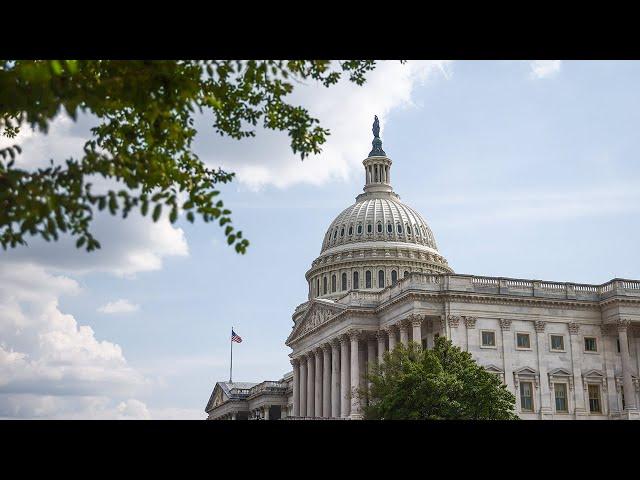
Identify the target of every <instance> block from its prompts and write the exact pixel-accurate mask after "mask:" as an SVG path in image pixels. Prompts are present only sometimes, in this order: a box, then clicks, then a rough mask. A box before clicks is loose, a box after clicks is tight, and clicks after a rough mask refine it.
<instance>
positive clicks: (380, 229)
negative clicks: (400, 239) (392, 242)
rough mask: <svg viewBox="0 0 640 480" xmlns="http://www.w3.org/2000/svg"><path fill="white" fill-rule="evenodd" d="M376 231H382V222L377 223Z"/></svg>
mask: <svg viewBox="0 0 640 480" xmlns="http://www.w3.org/2000/svg"><path fill="white" fill-rule="evenodd" d="M378 233H382V224H381V223H378Z"/></svg>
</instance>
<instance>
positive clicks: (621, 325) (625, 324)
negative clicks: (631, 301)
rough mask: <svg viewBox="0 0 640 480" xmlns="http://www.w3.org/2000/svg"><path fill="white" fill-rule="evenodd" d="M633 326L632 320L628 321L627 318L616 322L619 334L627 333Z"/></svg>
mask: <svg viewBox="0 0 640 480" xmlns="http://www.w3.org/2000/svg"><path fill="white" fill-rule="evenodd" d="M629 325H631V320H627V319H626V318H619V319H618V320H617V321H616V326H617V327H618V331H619V332H626V331H627V329H628V328H629Z"/></svg>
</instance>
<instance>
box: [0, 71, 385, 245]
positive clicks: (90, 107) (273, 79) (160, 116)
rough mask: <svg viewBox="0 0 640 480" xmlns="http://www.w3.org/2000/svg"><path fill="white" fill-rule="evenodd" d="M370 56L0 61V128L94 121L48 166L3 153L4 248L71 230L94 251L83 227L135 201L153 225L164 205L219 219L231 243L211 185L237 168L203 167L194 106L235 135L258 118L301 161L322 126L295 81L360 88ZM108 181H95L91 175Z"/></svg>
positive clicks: (13, 130) (13, 131) (225, 213)
mask: <svg viewBox="0 0 640 480" xmlns="http://www.w3.org/2000/svg"><path fill="white" fill-rule="evenodd" d="M374 67H375V62H373V61H344V62H328V61H307V60H292V61H253V60H251V61H232V60H224V61H103V60H96V61H79V60H78V61H76V60H50V61H33V60H29V61H10V60H0V134H2V135H4V136H5V137H9V138H14V137H15V136H16V135H17V134H18V132H19V131H20V129H21V128H24V127H25V125H28V126H30V127H32V128H34V129H37V130H38V131H39V132H42V133H47V130H48V127H49V125H50V123H51V121H52V120H53V119H54V118H55V117H56V116H57V115H58V114H59V113H60V112H66V114H67V115H69V116H70V117H71V118H72V119H74V120H76V118H77V115H78V112H84V113H88V114H92V115H93V116H95V117H96V118H97V119H98V125H97V126H96V127H94V128H93V129H92V130H91V132H92V138H90V139H88V140H87V142H86V143H85V145H84V149H83V152H82V154H81V156H79V158H69V159H66V161H65V162H64V163H57V164H54V162H53V160H51V161H50V165H49V166H48V167H46V168H38V169H31V170H29V169H25V168H20V166H19V163H20V162H16V157H17V155H19V154H20V153H21V149H20V146H19V145H12V146H10V147H7V148H4V149H0V245H2V247H3V248H4V249H7V248H8V247H16V246H17V245H25V244H26V240H25V238H26V236H28V235H31V236H34V235H40V236H41V237H42V238H44V239H45V240H47V241H49V240H57V239H58V236H59V234H60V233H67V234H70V235H71V236H73V237H75V238H76V246H77V247H78V248H81V247H83V246H84V247H85V248H86V250H87V251H91V250H94V249H96V248H100V243H99V242H98V240H97V239H95V238H94V237H93V235H92V234H91V232H90V226H91V222H92V220H93V214H94V209H96V208H97V209H98V210H105V209H106V210H108V211H109V212H110V213H111V214H112V215H116V214H117V213H121V214H122V217H123V218H124V217H127V215H128V214H129V212H130V211H131V210H132V209H134V208H139V209H140V212H141V213H142V215H147V214H148V213H150V214H151V216H152V218H153V220H154V221H157V220H158V218H159V217H160V215H161V214H162V210H163V209H168V211H169V220H170V221H171V222H175V221H176V220H177V218H178V211H179V209H181V210H182V211H184V212H185V216H186V219H187V220H188V221H189V222H194V220H195V219H196V217H198V218H200V219H202V220H203V221H205V222H211V221H218V223H219V225H220V227H224V233H225V235H226V237H227V242H228V243H229V245H235V249H236V251H237V252H239V253H244V252H245V250H246V248H247V246H248V243H249V242H248V241H247V240H246V239H245V238H243V236H242V232H240V231H237V230H235V229H234V227H232V226H231V225H230V223H231V217H230V214H231V212H230V211H229V210H228V209H226V208H225V206H224V203H223V202H222V200H219V197H218V195H219V193H220V191H219V190H218V188H217V187H218V184H220V183H227V182H230V181H232V179H233V176H234V174H233V173H229V172H225V171H223V170H221V169H217V170H216V169H210V168H207V167H206V166H205V164H204V163H203V162H202V161H201V160H200V159H199V158H198V156H197V155H196V154H195V153H194V152H193V150H192V148H191V145H192V141H193V139H194V136H195V134H196V131H195V129H194V127H193V124H194V116H195V115H196V114H197V113H203V112H207V111H208V112H211V113H212V114H213V129H214V131H215V132H217V133H218V134H220V135H228V136H230V137H232V138H234V139H242V138H245V137H251V136H254V135H255V127H256V126H257V125H258V123H260V124H261V125H262V126H263V127H264V128H267V129H270V130H278V131H286V132H287V133H288V135H289V137H290V140H291V148H292V150H293V152H294V153H296V154H299V155H300V157H301V159H303V160H304V158H305V157H306V156H307V155H309V154H311V153H319V152H320V150H321V145H322V144H323V143H324V142H325V141H326V137H327V135H329V131H328V130H326V129H324V128H322V127H320V125H319V122H318V120H317V119H315V118H313V117H312V116H311V115H310V114H309V112H308V111H307V110H306V109H304V108H302V107H301V106H297V105H292V104H290V103H287V101H285V100H286V98H285V97H286V96H287V95H289V94H290V93H291V92H292V91H293V89H294V84H293V82H296V81H297V82H301V81H304V80H313V81H317V82H320V83H321V84H322V85H324V86H326V87H329V86H331V85H334V84H335V83H337V82H338V81H339V80H340V78H341V76H342V75H343V74H348V78H349V80H350V81H352V82H354V83H356V84H358V85H362V83H364V81H365V74H366V72H367V71H369V70H372V69H373V68H374ZM96 178H98V179H100V178H103V179H107V180H109V181H111V183H113V184H115V185H116V186H115V187H114V188H112V189H109V190H107V191H103V192H98V191H96V189H92V182H94V181H95V179H96Z"/></svg>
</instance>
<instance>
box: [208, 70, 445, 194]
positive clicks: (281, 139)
mask: <svg viewBox="0 0 640 480" xmlns="http://www.w3.org/2000/svg"><path fill="white" fill-rule="evenodd" d="M447 69H448V62H444V61H441V62H426V61H409V62H407V63H406V64H401V63H400V62H399V61H382V62H379V63H378V66H377V67H376V69H375V70H374V71H372V72H370V73H368V74H367V82H366V83H365V84H364V85H363V86H357V85H355V84H353V83H351V82H348V81H347V80H345V81H342V82H341V83H339V84H338V85H334V86H331V87H330V88H325V87H322V86H320V85H318V84H315V83H312V82H309V84H308V85H302V84H296V85H295V88H294V92H293V93H292V95H291V97H290V99H289V98H288V100H289V101H291V102H292V103H294V104H300V105H303V106H305V107H306V108H308V110H309V112H310V114H311V115H312V116H315V117H317V118H318V119H319V120H320V124H321V125H322V126H323V127H324V128H329V129H330V130H331V135H330V136H329V137H328V139H327V142H326V143H325V144H324V145H323V147H322V148H323V151H322V154H320V155H316V156H312V157H310V158H307V159H305V160H304V162H303V161H301V160H300V157H298V156H296V155H294V154H293V153H292V152H291V148H290V146H289V138H288V136H287V135H286V134H284V133H279V132H278V133H276V132H271V131H265V130H263V129H258V131H257V133H256V137H255V138H248V139H244V140H242V142H240V143H238V142H236V141H235V140H232V139H228V138H226V137H224V138H221V137H219V136H214V135H213V134H212V130H211V126H210V122H200V123H201V124H200V125H199V135H198V141H197V145H198V147H197V148H198V152H199V153H200V157H201V158H202V159H204V160H205V161H206V162H207V163H209V164H210V165H212V166H219V165H222V166H223V167H224V168H226V169H228V170H230V171H234V172H236V174H237V179H238V181H239V182H241V183H242V184H244V185H246V186H248V187H249V188H251V189H259V188H261V187H263V186H265V185H275V186H276V187H280V188H286V187H288V186H291V185H294V184H297V183H309V184H314V185H320V184H323V183H325V182H327V181H329V180H331V179H336V178H337V179H346V178H348V176H349V175H350V174H351V173H352V172H354V171H357V170H358V169H360V168H361V167H362V165H361V162H362V160H363V159H364V158H365V157H366V156H367V154H368V153H369V151H370V150H371V140H372V139H373V138H372V133H371V124H372V123H373V116H374V115H378V118H379V119H380V123H381V136H382V137H383V141H384V135H383V134H384V128H385V123H386V119H387V117H388V115H389V114H390V113H391V112H392V111H393V110H395V109H398V108H406V107H411V106H413V102H412V92H413V89H414V88H415V87H416V85H418V84H420V83H423V82H425V81H426V80H427V79H429V78H431V77H432V76H434V75H442V76H444V77H445V78H448V76H449V74H448V73H447Z"/></svg>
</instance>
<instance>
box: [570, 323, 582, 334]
mask: <svg viewBox="0 0 640 480" xmlns="http://www.w3.org/2000/svg"><path fill="white" fill-rule="evenodd" d="M579 332H580V324H579V323H576V322H571V323H570V324H569V333H570V334H571V335H577V334H578V333H579Z"/></svg>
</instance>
